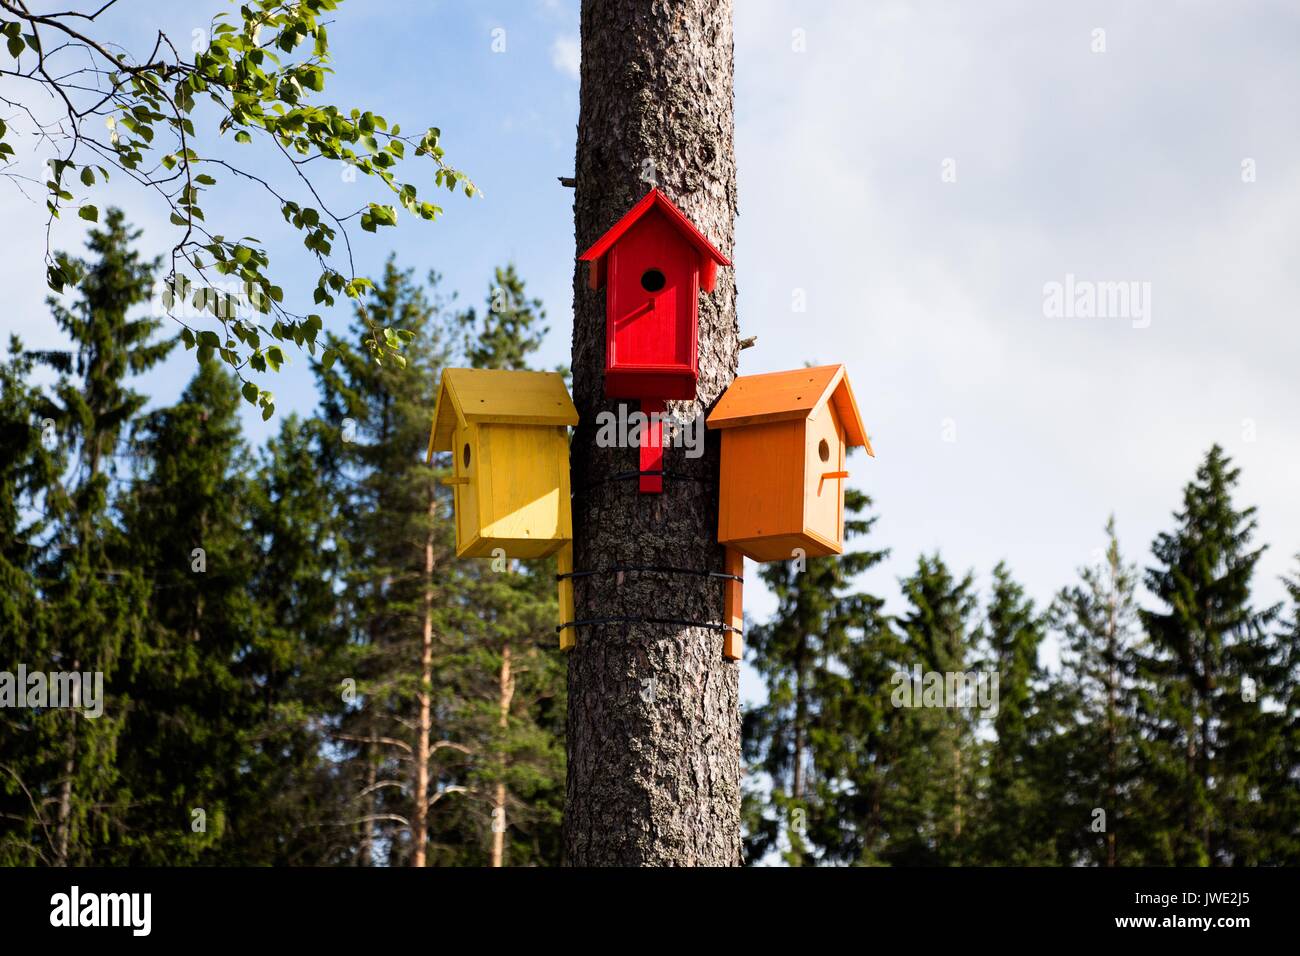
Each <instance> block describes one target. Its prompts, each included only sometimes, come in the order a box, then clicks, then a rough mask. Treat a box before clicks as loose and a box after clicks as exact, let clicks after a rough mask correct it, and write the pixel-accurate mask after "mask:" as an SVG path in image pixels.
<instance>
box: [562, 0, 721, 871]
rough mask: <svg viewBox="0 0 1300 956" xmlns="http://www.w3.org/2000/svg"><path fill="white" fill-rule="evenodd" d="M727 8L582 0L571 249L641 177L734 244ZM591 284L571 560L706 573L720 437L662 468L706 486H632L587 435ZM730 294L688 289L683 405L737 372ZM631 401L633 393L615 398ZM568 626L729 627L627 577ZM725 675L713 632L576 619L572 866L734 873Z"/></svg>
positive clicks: (670, 586) (594, 594) (596, 361)
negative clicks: (694, 335) (692, 362)
mask: <svg viewBox="0 0 1300 956" xmlns="http://www.w3.org/2000/svg"><path fill="white" fill-rule="evenodd" d="M731 23H732V17H731V3H730V2H729V0H673V2H664V0H585V2H584V3H583V5H582V89H581V105H580V111H579V123H578V149H577V163H576V169H575V178H576V189H575V196H574V222H575V231H576V239H577V247H578V251H579V252H581V251H582V250H584V249H586V248H587V246H589V245H590V244H591V243H592V242H594V241H595V240H596V239H597V238H599V237H600V235H601V234H602V233H603V232H604V231H605V230H607V229H608V228H609V227H610V226H612V225H613V224H614V223H615V222H616V221H617V220H618V219H619V217H621V216H622V215H623V213H624V212H626V211H627V210H628V208H629V207H631V206H632V204H633V203H635V202H636V201H637V200H638V199H640V198H641V197H642V196H643V195H645V193H646V192H647V191H648V190H649V189H650V187H651V186H652V185H658V187H659V188H660V189H661V190H663V191H664V193H665V194H666V195H667V196H668V197H669V198H670V199H672V201H673V202H675V203H676V204H677V205H678V207H679V208H681V210H682V211H683V212H684V213H685V214H686V215H687V216H689V217H690V218H691V219H692V220H693V221H694V222H695V223H696V225H697V226H698V227H699V228H700V230H701V231H702V232H703V233H704V234H705V235H706V236H708V237H709V239H710V240H712V241H713V243H714V244H715V245H716V246H717V247H718V248H719V249H721V250H722V252H723V253H725V254H727V255H728V256H730V254H731V251H732V245H733V238H734V225H735V215H736V167H735V156H734V152H733V104H732V65H733V56H732V27H731ZM604 355H605V292H604V290H603V289H602V290H595V291H593V290H592V289H590V288H589V287H588V285H587V275H586V266H585V264H580V265H579V267H578V269H577V271H576V273H575V275H574V323H573V387H574V400H575V402H576V404H577V406H578V412H579V415H580V416H581V424H580V425H579V427H578V430H577V433H576V435H575V436H574V443H573V452H572V461H573V486H574V502H573V507H574V514H573V518H574V538H575V541H574V547H575V553H574V564H575V568H576V569H578V570H582V569H599V568H606V567H609V566H610V565H614V564H619V563H624V564H655V565H667V566H674V567H684V568H695V569H702V570H713V571H720V570H722V568H723V550H722V548H721V547H720V546H719V545H718V543H717V513H718V512H717V475H718V440H717V436H716V435H715V434H709V435H708V440H707V442H706V444H705V448H706V450H705V454H704V456H703V457H701V458H696V459H688V458H686V456H685V452H684V449H682V448H667V449H665V452H664V467H665V468H666V469H667V470H668V471H670V472H681V473H686V474H690V475H693V476H695V477H696V478H698V479H700V480H693V481H692V480H674V479H667V480H665V481H664V490H663V493H662V494H657V495H649V494H638V492H637V483H636V481H635V480H632V481H627V480H621V481H603V480H602V479H606V478H608V477H610V476H612V475H615V474H618V473H621V472H628V471H635V470H636V469H637V467H638V456H637V450H636V449H634V448H599V447H597V446H596V440H595V436H596V416H597V414H598V413H599V412H601V411H602V410H606V409H608V410H614V411H616V410H617V403H615V402H609V401H607V400H606V399H605V397H604ZM738 355H739V334H738V329H737V324H736V287H735V282H734V273H733V270H732V269H730V268H723V269H720V270H719V275H718V283H717V288H716V289H715V291H714V292H713V293H711V294H707V295H706V294H701V295H700V298H699V385H698V392H697V400H696V401H695V402H670V403H669V406H668V410H669V412H670V413H674V414H676V415H679V416H682V415H686V416H693V415H694V414H696V413H697V412H700V413H703V412H707V410H708V409H709V408H710V407H712V405H713V404H714V403H715V402H716V401H717V399H718V397H719V395H721V393H722V391H723V390H724V389H725V388H726V387H727V385H729V384H730V383H731V380H732V378H733V377H734V376H735V371H736V364H737V360H738ZM628 404H629V410H635V408H636V403H635V402H629V403H628ZM575 601H576V605H575V610H576V613H577V617H578V618H579V619H583V618H597V617H622V616H631V617H660V618H677V619H684V620H690V621H709V622H721V621H722V620H723V588H722V583H721V581H720V579H716V578H714V579H710V578H703V577H695V576H686V575H664V574H650V573H634V572H629V573H627V574H625V575H622V576H617V575H603V574H598V575H594V576H590V577H580V578H578V579H576V582H575ZM737 683H738V668H737V665H736V664H735V663H729V662H726V661H724V660H723V658H722V634H721V632H719V631H715V630H708V629H705V628H697V627H680V626H676V625H665V624H649V623H635V624H613V625H599V626H584V627H580V628H579V629H578V631H577V646H576V647H575V648H574V649H573V650H572V651H571V652H570V656H569V715H568V747H569V770H568V787H567V803H566V808H565V838H564V842H565V853H566V860H567V862H568V863H569V864H571V865H578V866H598V865H621V866H643V865H648V866H654V865H669V866H674V865H677V866H681V865H684V866H690V865H710V866H730V865H736V864H738V863H739V862H740V715H739V704H738V697H737Z"/></svg>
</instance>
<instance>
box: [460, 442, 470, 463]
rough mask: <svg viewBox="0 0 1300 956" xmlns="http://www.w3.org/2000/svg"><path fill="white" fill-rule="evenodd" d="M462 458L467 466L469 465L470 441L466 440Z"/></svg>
mask: <svg viewBox="0 0 1300 956" xmlns="http://www.w3.org/2000/svg"><path fill="white" fill-rule="evenodd" d="M460 460H461V461H463V462H464V463H465V467H466V468H468V467H469V442H465V450H464V451H463V452H461V455H460Z"/></svg>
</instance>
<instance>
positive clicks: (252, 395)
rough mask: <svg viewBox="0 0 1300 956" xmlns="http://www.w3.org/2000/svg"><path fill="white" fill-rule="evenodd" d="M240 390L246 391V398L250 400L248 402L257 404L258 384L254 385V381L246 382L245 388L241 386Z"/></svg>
mask: <svg viewBox="0 0 1300 956" xmlns="http://www.w3.org/2000/svg"><path fill="white" fill-rule="evenodd" d="M240 391H241V392H243V393H244V399H245V400H246V401H247V402H248V404H250V405H256V404H257V386H256V385H254V384H253V383H252V382H245V383H244V386H243V388H241V389H240Z"/></svg>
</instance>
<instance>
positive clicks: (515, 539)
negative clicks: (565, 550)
mask: <svg viewBox="0 0 1300 956" xmlns="http://www.w3.org/2000/svg"><path fill="white" fill-rule="evenodd" d="M480 433H481V434H482V436H483V437H482V440H481V441H480V443H479V446H480V450H481V454H482V476H481V478H480V480H479V489H480V491H481V494H482V504H481V513H482V515H483V535H484V537H485V538H488V539H491V540H493V541H509V542H512V544H511V546H510V548H509V549H508V550H509V553H510V556H511V557H518V558H540V557H544V556H546V555H548V554H551V553H553V552H554V551H555V550H556V548H557V547H558V546H559V543H560V542H561V541H563V540H567V539H569V538H572V537H573V529H572V526H571V519H570V510H569V508H568V507H567V504H568V500H569V444H568V441H567V440H565V438H564V435H563V432H560V431H558V430H557V429H554V428H536V427H533V426H528V425H484V426H482V427H481V429H480ZM489 553H490V549H489Z"/></svg>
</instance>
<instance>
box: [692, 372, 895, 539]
mask: <svg viewBox="0 0 1300 956" xmlns="http://www.w3.org/2000/svg"><path fill="white" fill-rule="evenodd" d="M707 423H708V426H709V427H710V428H718V429H722V430H723V432H722V466H721V474H720V477H719V492H718V496H719V500H718V541H719V542H720V543H722V544H724V545H727V546H728V547H730V548H732V549H734V550H736V551H739V552H740V553H741V554H743V555H745V556H746V557H748V558H752V559H753V560H755V561H787V560H789V559H790V558H792V557H794V556H795V549H796V548H798V549H801V550H802V551H803V553H804V555H806V556H807V557H822V556H825V555H828V554H840V553H841V552H843V550H844V479H845V478H847V477H848V475H849V473H848V472H847V471H846V470H845V468H844V459H845V456H846V454H847V451H848V449H849V448H851V447H853V446H856V445H862V446H864V447H865V448H866V449H867V454H868V455H873V456H874V454H875V453H874V452H873V451H872V450H871V443H870V441H869V440H868V438H867V432H866V429H865V428H864V426H863V424H862V416H861V415H859V414H858V405H857V402H856V401H855V400H854V398H853V390H852V389H851V388H849V380H848V377H847V376H846V375H845V372H844V366H843V365H826V366H822V367H820V368H801V369H796V370H793V371H790V372H772V373H769V374H766V375H745V376H742V377H740V378H738V379H736V380H735V381H734V382H732V383H731V387H730V388H728V389H727V391H726V392H724V393H723V395H722V398H721V399H720V400H719V401H718V404H717V405H716V406H714V409H713V411H712V413H710V415H709V417H708V420H707Z"/></svg>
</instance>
